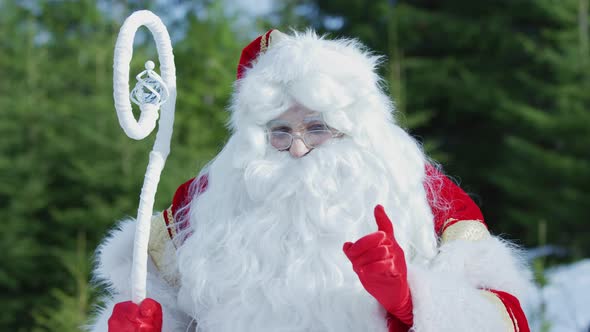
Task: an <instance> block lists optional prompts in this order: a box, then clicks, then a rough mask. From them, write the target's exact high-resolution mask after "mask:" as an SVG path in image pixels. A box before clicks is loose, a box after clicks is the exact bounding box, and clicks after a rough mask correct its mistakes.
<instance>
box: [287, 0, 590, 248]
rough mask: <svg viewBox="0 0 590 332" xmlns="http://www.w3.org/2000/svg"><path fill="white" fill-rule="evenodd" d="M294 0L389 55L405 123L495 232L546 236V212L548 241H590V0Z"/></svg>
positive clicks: (316, 19)
mask: <svg viewBox="0 0 590 332" xmlns="http://www.w3.org/2000/svg"><path fill="white" fill-rule="evenodd" d="M291 3H295V4H297V5H298V8H300V9H301V8H306V10H302V12H304V13H306V15H307V17H308V18H309V19H310V21H311V23H312V25H314V26H315V27H316V28H317V29H319V30H320V31H322V32H323V31H328V32H331V33H332V34H333V35H344V36H354V37H358V38H359V39H360V40H362V41H363V42H365V43H366V44H368V46H369V47H370V48H372V49H374V50H376V51H377V53H380V54H384V55H387V56H388V57H389V64H388V65H387V66H385V68H384V74H385V76H386V77H387V78H388V81H389V86H390V91H391V93H392V95H393V97H394V99H395V100H396V101H397V106H398V107H397V108H398V110H399V111H400V112H401V113H402V114H401V120H402V124H405V125H407V126H409V127H410V129H411V131H412V133H413V134H414V135H416V136H417V137H418V138H419V139H421V140H423V141H424V142H425V146H426V150H427V152H429V153H431V155H433V156H434V157H435V159H437V160H439V161H442V162H443V163H444V164H445V166H446V171H447V173H449V174H450V175H457V179H459V180H460V181H459V182H461V184H462V186H463V187H464V188H465V189H466V190H467V191H468V192H471V193H477V194H478V195H474V198H475V199H476V201H477V202H478V203H479V204H480V205H481V207H482V209H483V212H484V215H486V217H487V221H488V223H490V224H492V229H493V230H494V231H495V232H500V233H508V234H509V237H511V238H521V239H523V240H525V243H526V244H528V245H535V244H537V243H538V240H537V237H538V235H537V229H538V228H539V226H538V225H539V224H540V223H546V224H547V227H548V237H549V238H548V239H547V241H548V242H550V243H556V244H562V245H567V246H570V247H572V248H575V250H577V251H578V252H584V253H586V254H587V253H588V252H590V246H588V244H587V243H586V242H587V241H585V240H584V235H587V233H585V232H583V230H584V229H585V228H584V227H585V226H584V222H585V220H587V219H588V217H589V212H588V211H587V210H586V209H585V207H584V204H583V202H587V201H588V198H589V197H588V189H589V188H590V183H589V181H588V176H589V172H590V168H589V167H588V163H589V162H590V155H589V154H588V153H587V148H585V146H586V145H585V144H584V143H586V142H587V140H588V135H587V134H585V133H584V132H585V131H587V129H586V127H587V125H586V124H587V123H588V116H589V115H588V112H587V108H588V97H587V93H586V91H588V90H587V87H588V86H587V84H588V83H587V77H588V64H587V63H588V60H587V59H588V32H587V25H588V24H587V17H588V6H587V1H586V0H565V1H559V2H556V1H550V0H529V1H508V0H502V1H493V2H473V1H463V0H450V1H435V0H405V1H391V0H390V1H385V0H378V1H371V2H365V1H357V0H344V1H340V2H338V3H335V2H332V1H326V0H315V1H295V2H291ZM335 18H336V19H338V22H340V24H339V25H334V24H332V23H331V22H334V20H335ZM584 22H586V23H584Z"/></svg>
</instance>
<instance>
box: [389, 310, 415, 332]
mask: <svg viewBox="0 0 590 332" xmlns="http://www.w3.org/2000/svg"><path fill="white" fill-rule="evenodd" d="M387 327H388V329H389V332H408V331H409V330H410V327H409V326H408V325H406V324H404V323H402V321H400V320H399V319H397V317H394V316H393V315H391V314H389V313H387Z"/></svg>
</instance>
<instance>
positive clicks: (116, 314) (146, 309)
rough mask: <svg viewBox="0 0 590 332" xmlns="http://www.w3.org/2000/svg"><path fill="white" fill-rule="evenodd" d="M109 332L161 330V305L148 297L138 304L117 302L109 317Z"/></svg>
mask: <svg viewBox="0 0 590 332" xmlns="http://www.w3.org/2000/svg"><path fill="white" fill-rule="evenodd" d="M109 332H162V306H161V305H160V304H159V303H158V302H156V301H155V300H153V299H149V298H148V299H145V300H143V301H142V302H141V304H140V305H137V304H135V303H133V302H131V301H127V302H120V303H117V304H116V305H115V307H114V308H113V314H112V315H111V318H109Z"/></svg>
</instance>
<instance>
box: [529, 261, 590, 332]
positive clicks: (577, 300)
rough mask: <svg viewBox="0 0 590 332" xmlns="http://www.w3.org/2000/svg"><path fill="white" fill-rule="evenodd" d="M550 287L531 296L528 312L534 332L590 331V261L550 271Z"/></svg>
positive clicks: (548, 277) (548, 285) (548, 276)
mask: <svg viewBox="0 0 590 332" xmlns="http://www.w3.org/2000/svg"><path fill="white" fill-rule="evenodd" d="M546 278H547V281H548V282H547V285H546V286H545V287H543V288H542V289H540V290H539V292H538V294H531V298H530V299H529V300H532V301H533V302H536V303H535V305H533V306H528V307H527V308H526V309H527V310H526V311H527V317H528V318H529V323H530V325H531V331H542V330H543V329H542V326H543V321H545V322H547V323H548V324H549V326H550V329H549V331H550V332H590V259H585V260H581V261H579V262H576V263H573V264H570V265H563V266H558V267H555V268H551V269H548V270H547V271H546Z"/></svg>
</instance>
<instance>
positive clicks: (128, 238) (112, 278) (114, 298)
mask: <svg viewBox="0 0 590 332" xmlns="http://www.w3.org/2000/svg"><path fill="white" fill-rule="evenodd" d="M134 235H135V221H134V220H133V219H128V220H124V221H122V222H120V223H119V224H118V225H117V227H116V228H115V229H114V230H113V231H111V232H110V233H109V235H108V236H107V238H106V239H105V241H104V242H103V243H102V244H101V245H100V247H99V248H98V250H97V267H96V269H95V271H94V276H95V281H97V282H99V283H100V284H101V285H102V286H103V287H104V288H106V289H107V291H108V294H107V295H106V297H105V299H104V302H105V305H104V307H102V308H99V309H98V313H97V316H96V317H95V319H94V320H93V323H92V324H91V325H90V326H87V327H86V328H87V329H88V330H90V331H97V332H98V331H107V322H108V319H109V317H110V316H111V313H112V310H113V307H114V305H115V303H118V302H124V301H129V300H130V299H131V288H130V285H129V283H130V280H131V264H132V257H133V240H134ZM177 293H178V290H177V289H175V288H173V287H171V286H170V285H169V284H168V283H167V282H166V281H165V280H164V279H163V278H162V276H161V275H160V273H159V272H158V270H157V269H156V268H155V266H154V264H153V263H152V261H151V259H149V260H148V274H147V296H148V297H150V298H153V299H154V300H156V301H158V302H159V303H160V304H161V305H162V311H163V326H162V331H185V330H186V328H187V326H189V324H190V321H191V319H190V318H189V317H188V316H187V315H185V314H184V313H182V312H181V311H180V310H179V309H178V308H177V305H176V295H177Z"/></svg>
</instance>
